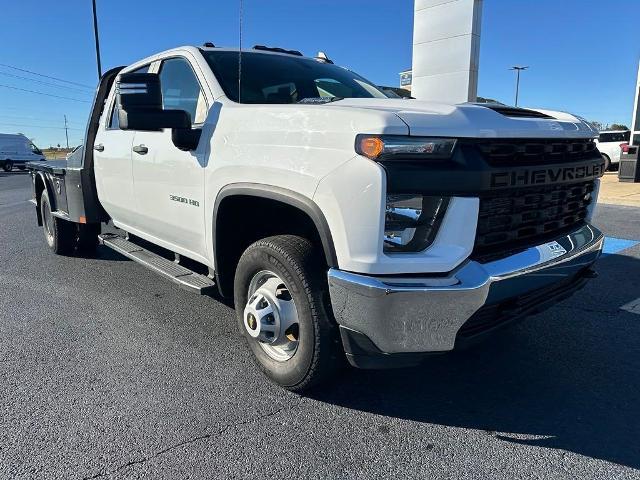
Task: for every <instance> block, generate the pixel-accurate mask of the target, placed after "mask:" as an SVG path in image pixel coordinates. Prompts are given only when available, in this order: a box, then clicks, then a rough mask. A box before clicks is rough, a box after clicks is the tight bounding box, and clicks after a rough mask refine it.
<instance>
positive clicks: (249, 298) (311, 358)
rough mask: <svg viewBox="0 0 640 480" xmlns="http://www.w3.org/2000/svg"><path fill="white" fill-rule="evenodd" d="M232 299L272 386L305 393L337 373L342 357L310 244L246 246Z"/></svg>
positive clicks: (292, 239) (269, 241)
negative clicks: (275, 385)
mask: <svg viewBox="0 0 640 480" xmlns="http://www.w3.org/2000/svg"><path fill="white" fill-rule="evenodd" d="M234 297H235V298H234V300H235V307H236V316H237V320H238V326H239V328H240V331H241V332H242V335H243V336H244V337H245V338H246V340H247V343H248V345H249V348H250V349H251V351H252V353H253V356H254V358H255V360H256V362H257V364H258V366H259V367H260V368H261V369H262V371H263V372H264V373H265V374H266V375H267V376H268V377H269V378H270V379H271V380H273V381H274V382H275V383H277V384H278V385H280V386H282V387H284V388H287V389H289V390H292V391H303V390H306V389H308V388H310V387H312V386H314V385H317V384H318V383H320V382H322V381H324V380H327V379H328V378H329V377H330V376H331V375H332V374H334V373H335V372H336V370H337V367H338V366H339V365H340V363H341V360H342V356H343V353H342V349H341V346H340V341H339V335H338V329H337V325H336V323H335V321H333V319H332V318H331V308H330V306H329V301H328V298H329V295H328V287H327V280H326V268H324V267H323V265H322V263H321V262H320V261H319V259H318V255H317V250H316V249H315V248H314V247H313V245H312V244H311V242H309V241H308V240H306V239H304V238H302V237H298V236H294V235H278V236H274V237H268V238H264V239H262V240H259V241H257V242H255V243H254V244H252V245H251V246H249V248H247V250H245V252H244V253H243V254H242V257H241V258H240V261H239V262H238V267H237V269H236V275H235V281H234Z"/></svg>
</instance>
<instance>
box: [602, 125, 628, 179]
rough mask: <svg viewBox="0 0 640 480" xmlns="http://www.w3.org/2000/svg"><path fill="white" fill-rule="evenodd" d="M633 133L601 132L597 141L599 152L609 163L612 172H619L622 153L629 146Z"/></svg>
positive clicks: (620, 131) (619, 131)
mask: <svg viewBox="0 0 640 480" xmlns="http://www.w3.org/2000/svg"><path fill="white" fill-rule="evenodd" d="M630 138H631V132H630V131H629V130H606V131H602V132H600V135H599V137H598V138H597V139H596V143H597V145H598V150H600V153H601V154H602V156H603V157H604V158H605V160H607V161H608V164H609V169H610V170H617V169H618V166H619V165H620V153H621V152H622V149H623V148H627V147H628V146H629V139H630Z"/></svg>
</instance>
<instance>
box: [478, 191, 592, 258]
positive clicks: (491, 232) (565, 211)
mask: <svg viewBox="0 0 640 480" xmlns="http://www.w3.org/2000/svg"><path fill="white" fill-rule="evenodd" d="M593 189H594V182H593V181H589V182H583V183H572V184H564V185H554V186H548V187H529V188H522V189H519V190H509V191H505V192H499V193H491V194H489V195H487V196H483V197H480V214H479V217H478V229H477V233H476V243H475V248H474V253H473V256H474V258H476V259H479V260H483V261H488V260H491V259H494V258H496V257H497V256H506V255H509V254H512V253H513V252H514V251H515V250H519V249H523V248H526V247H529V246H532V245H539V244H541V243H544V242H545V241H548V240H551V239H553V238H555V237H558V236H560V235H562V234H563V233H565V232H567V231H569V230H572V229H575V228H577V227H578V226H580V225H582V224H583V223H584V219H585V217H586V216H587V207H588V206H589V204H590V203H591V200H592V192H593ZM547 239H548V240H547Z"/></svg>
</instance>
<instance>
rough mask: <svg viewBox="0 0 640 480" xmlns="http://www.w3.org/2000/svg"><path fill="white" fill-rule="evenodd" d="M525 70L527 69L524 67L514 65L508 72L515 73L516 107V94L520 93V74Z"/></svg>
mask: <svg viewBox="0 0 640 480" xmlns="http://www.w3.org/2000/svg"><path fill="white" fill-rule="evenodd" d="M527 68H529V67H528V66H526V67H521V66H518V65H514V66H513V67H511V68H510V69H509V70H515V71H516V107H517V106H518V93H519V92H520V72H521V71H522V70H526V69H527Z"/></svg>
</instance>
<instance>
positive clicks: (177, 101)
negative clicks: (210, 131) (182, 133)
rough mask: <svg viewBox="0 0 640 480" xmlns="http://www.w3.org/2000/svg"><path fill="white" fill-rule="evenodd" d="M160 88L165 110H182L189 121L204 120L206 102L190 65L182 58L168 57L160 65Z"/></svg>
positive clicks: (195, 122)
mask: <svg viewBox="0 0 640 480" xmlns="http://www.w3.org/2000/svg"><path fill="white" fill-rule="evenodd" d="M160 88H161V89H162V103H163V107H164V109H165V110H184V111H185V112H188V113H189V115H191V123H192V124H198V123H202V122H204V119H205V117H206V115H207V104H206V102H205V99H204V94H203V93H202V89H201V88H200V83H199V82H198V78H197V77H196V74H195V73H194V72H193V69H192V68H191V65H190V64H189V62H188V61H187V60H185V59H184V58H170V59H168V60H165V61H164V62H162V66H161V67H160Z"/></svg>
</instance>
